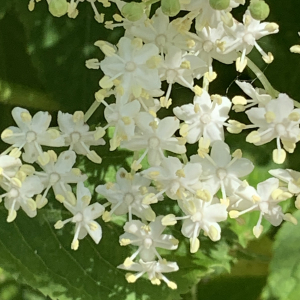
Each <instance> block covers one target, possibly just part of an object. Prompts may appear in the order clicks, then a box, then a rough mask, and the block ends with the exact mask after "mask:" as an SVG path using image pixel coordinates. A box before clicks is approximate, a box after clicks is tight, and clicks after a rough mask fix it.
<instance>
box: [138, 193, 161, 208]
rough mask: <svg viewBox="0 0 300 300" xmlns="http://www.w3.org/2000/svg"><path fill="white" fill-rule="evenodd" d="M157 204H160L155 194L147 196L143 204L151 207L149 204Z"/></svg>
mask: <svg viewBox="0 0 300 300" xmlns="http://www.w3.org/2000/svg"><path fill="white" fill-rule="evenodd" d="M157 202H158V199H157V197H156V196H155V194H153V193H150V194H148V195H146V196H145V197H144V198H143V201H142V203H143V204H145V205H149V204H153V203H157Z"/></svg>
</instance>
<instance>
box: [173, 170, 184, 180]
mask: <svg viewBox="0 0 300 300" xmlns="http://www.w3.org/2000/svg"><path fill="white" fill-rule="evenodd" d="M175 174H176V176H178V177H183V178H184V177H185V173H184V170H183V169H180V170H177V171H176V173H175Z"/></svg>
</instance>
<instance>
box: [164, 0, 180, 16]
mask: <svg viewBox="0 0 300 300" xmlns="http://www.w3.org/2000/svg"><path fill="white" fill-rule="evenodd" d="M161 10H162V12H163V13H164V14H165V15H167V16H170V17H174V16H176V15H177V14H178V13H179V12H180V2H179V0H161Z"/></svg>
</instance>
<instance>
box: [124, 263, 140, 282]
mask: <svg viewBox="0 0 300 300" xmlns="http://www.w3.org/2000/svg"><path fill="white" fill-rule="evenodd" d="M124 265H125V264H124ZM125 278H126V280H127V282H128V283H134V282H136V279H137V278H136V276H135V275H133V274H131V273H127V274H126V275H125Z"/></svg>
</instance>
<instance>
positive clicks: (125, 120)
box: [122, 117, 131, 125]
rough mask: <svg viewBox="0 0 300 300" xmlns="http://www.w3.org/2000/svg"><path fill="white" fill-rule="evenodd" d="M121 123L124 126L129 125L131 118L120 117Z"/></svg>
mask: <svg viewBox="0 0 300 300" xmlns="http://www.w3.org/2000/svg"><path fill="white" fill-rule="evenodd" d="M122 121H123V123H124V124H125V125H130V124H131V118H130V117H122Z"/></svg>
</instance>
